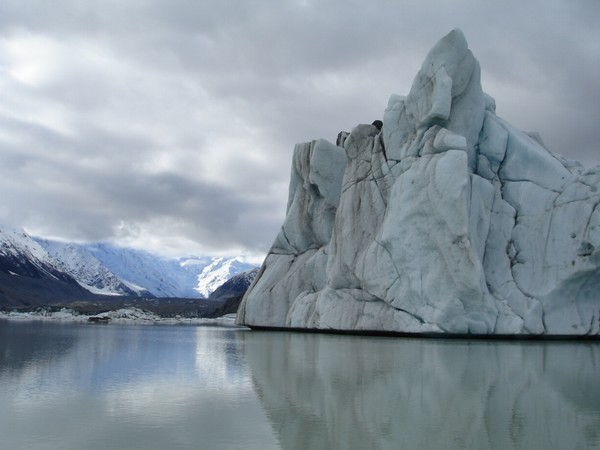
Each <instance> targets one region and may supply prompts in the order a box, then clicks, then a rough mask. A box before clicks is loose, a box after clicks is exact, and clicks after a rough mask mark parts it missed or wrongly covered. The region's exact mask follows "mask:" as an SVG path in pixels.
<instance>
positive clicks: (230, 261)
mask: <svg viewBox="0 0 600 450" xmlns="http://www.w3.org/2000/svg"><path fill="white" fill-rule="evenodd" d="M254 267H255V266H254V265H252V264H248V263H245V262H243V261H242V260H241V259H240V258H239V257H235V258H213V259H212V262H211V263H210V264H209V265H208V266H206V267H205V268H204V269H203V270H202V272H201V273H200V275H198V285H197V287H196V291H197V292H198V293H199V294H200V295H201V296H202V297H205V298H208V297H209V296H210V294H212V293H213V292H214V291H215V290H216V289H217V288H218V287H219V286H221V285H222V284H223V283H225V282H226V281H227V280H229V279H230V278H232V277H233V276H234V275H237V274H240V273H242V272H246V271H247V270H250V269H252V268H254Z"/></svg>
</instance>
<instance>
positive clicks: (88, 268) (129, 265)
mask: <svg viewBox="0 0 600 450" xmlns="http://www.w3.org/2000/svg"><path fill="white" fill-rule="evenodd" d="M36 240H37V242H38V243H39V244H41V245H42V246H43V247H44V248H45V249H46V250H47V251H48V252H49V253H50V254H51V255H52V256H53V257H54V259H55V260H57V261H58V262H57V264H58V265H59V266H60V267H61V268H62V270H64V271H66V272H68V273H69V274H71V275H72V276H73V277H75V278H76V279H77V280H78V281H79V282H80V283H81V284H82V285H83V286H84V287H86V288H88V289H89V290H90V291H92V292H94V293H99V294H106V295H137V296H150V297H152V296H154V297H161V298H164V297H169V298H199V297H204V298H208V297H209V295H210V294H211V293H212V292H213V291H214V290H215V289H216V288H218V287H219V286H220V285H221V284H223V283H224V282H226V281H227V280H228V279H230V278H231V277H233V276H234V275H236V274H238V273H241V272H244V271H246V270H249V269H252V268H254V267H255V266H254V265H252V264H247V263H244V262H243V261H242V260H241V259H240V258H239V257H233V258H210V257H205V256H190V257H183V258H177V259H175V258H167V257H164V256H160V255H156V254H153V253H149V252H147V251H144V250H138V249H132V248H127V247H119V246H115V245H112V244H108V243H105V242H100V243H87V244H76V243H63V242H56V241H50V240H45V239H39V238H36Z"/></svg>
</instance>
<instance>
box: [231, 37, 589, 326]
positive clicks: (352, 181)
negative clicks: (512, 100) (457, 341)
mask: <svg viewBox="0 0 600 450" xmlns="http://www.w3.org/2000/svg"><path fill="white" fill-rule="evenodd" d="M338 143H339V145H341V146H338V145H335V144H333V143H330V142H328V141H326V140H324V139H320V140H315V141H311V142H307V143H301V144H297V145H296V147H295V149H294V156H293V162H292V170H291V179H290V186H289V199H288V204H287V214H286V218H285V220H284V223H283V225H282V227H281V231H280V232H279V234H278V235H277V237H276V238H275V242H274V243H273V245H272V247H271V249H270V250H269V252H268V254H267V257H266V258H265V260H264V263H263V265H262V267H261V269H260V271H259V274H258V276H257V277H256V279H255V281H254V283H253V284H252V285H251V287H250V289H249V290H248V291H247V292H246V294H245V296H244V299H243V300H242V303H241V305H240V308H239V310H238V316H237V321H238V323H239V324H242V325H246V326H249V327H251V328H275V329H279V328H284V329H311V330H323V331H325V330H330V331H332V330H335V331H346V332H365V333H366V332H368V333H371V332H374V333H407V334H413V333H415V334H433V335H447V336H452V335H481V336H517V337H518V336H579V337H581V336H595V337H598V336H599V335H600V211H599V208H598V205H599V204H600V191H599V188H600V167H596V168H593V169H590V170H584V169H583V168H582V166H581V165H580V164H579V163H577V162H574V161H570V160H567V159H566V158H563V157H561V156H560V155H557V154H554V153H552V152H551V151H550V150H548V149H547V148H546V147H545V145H544V143H543V141H542V140H541V138H540V137H539V135H538V134H536V133H526V132H523V131H520V130H518V129H517V128H515V127H513V126H512V125H510V124H509V123H507V122H506V121H504V120H502V119H501V118H499V117H498V116H497V115H496V113H495V101H494V99H493V98H491V97H490V96H489V95H487V94H485V93H484V92H483V90H482V88H481V82H480V67H479V63H478V61H477V60H476V59H475V57H474V56H473V54H472V52H471V51H470V50H469V48H468V44H467V41H466V39H465V37H464V35H463V33H462V32H461V31H460V30H453V31H451V32H450V33H449V34H448V35H446V36H445V37H444V38H442V39H441V40H440V41H439V42H438V43H437V44H436V45H435V46H434V47H433V49H432V50H431V51H430V52H429V54H428V55H427V57H426V59H425V62H424V63H423V65H422V67H421V69H420V71H419V73H418V74H417V76H416V78H415V80H414V82H413V85H412V87H411V89H410V92H409V94H408V95H407V96H399V95H392V96H391V98H390V100H389V103H388V106H387V109H386V110H385V112H384V115H383V127H382V128H381V130H379V127H377V126H375V125H368V124H365V125H358V126H356V127H355V128H354V129H353V130H352V132H351V133H350V134H349V135H348V136H345V139H339V140H338ZM342 146H343V147H342Z"/></svg>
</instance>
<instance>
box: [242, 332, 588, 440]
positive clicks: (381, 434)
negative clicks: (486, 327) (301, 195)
mask: <svg viewBox="0 0 600 450" xmlns="http://www.w3.org/2000/svg"><path fill="white" fill-rule="evenodd" d="M243 338H244V352H245V355H246V359H247V361H248V364H249V366H250V369H251V374H252V379H253V383H254V385H255V389H256V391H257V392H258V394H259V397H260V399H261V401H262V403H263V405H264V408H265V410H266V413H267V416H268V418H269V420H270V421H271V425H272V427H273V430H274V432H275V433H276V434H277V436H278V438H279V441H280V444H281V446H282V447H283V448H311V449H333V448H340V449H342V448H343V449H350V448H356V449H359V448H360V449H365V448H369V449H386V448H390V449H391V448H394V449H396V448H411V449H412V448H414V449H416V448H420V449H423V448H428V449H434V448H479V449H483V448H497V449H508V448H518V449H531V448H592V447H594V448H596V447H598V446H600V431H599V430H600V380H599V378H598V374H599V373H600V346H598V345H597V344H595V343H581V342H578V343H568V342H518V343H517V342H501V341H459V340H457V341H441V340H416V339H415V340H411V339H389V338H376V337H356V336H334V335H318V334H298V333H272V332H271V333H264V332H252V333H244V334H243Z"/></svg>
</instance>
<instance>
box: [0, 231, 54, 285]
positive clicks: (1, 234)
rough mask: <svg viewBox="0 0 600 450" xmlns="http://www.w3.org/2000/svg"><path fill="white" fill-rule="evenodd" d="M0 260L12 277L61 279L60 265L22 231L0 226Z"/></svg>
mask: <svg viewBox="0 0 600 450" xmlns="http://www.w3.org/2000/svg"><path fill="white" fill-rule="evenodd" d="M0 258H2V267H3V268H5V271H9V268H10V272H11V273H12V274H13V275H23V276H29V277H33V278H40V277H43V278H46V277H49V278H55V279H60V278H62V276H61V272H62V270H61V268H60V267H59V266H60V264H58V263H57V261H55V260H54V259H53V258H52V257H51V256H50V255H49V254H48V252H47V251H46V250H45V249H44V248H43V247H42V246H41V245H40V244H38V243H37V242H36V241H34V240H33V239H32V238H31V236H29V235H28V234H27V233H26V232H25V231H23V230H16V229H12V228H8V227H5V226H0Z"/></svg>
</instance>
